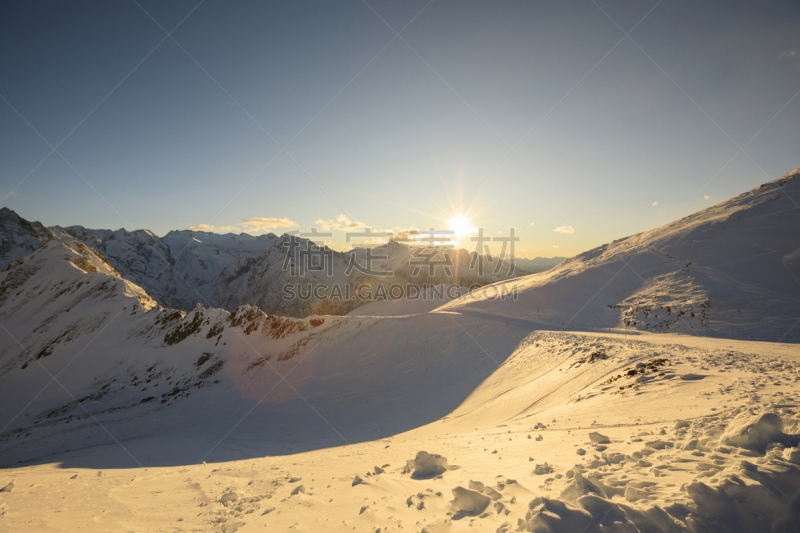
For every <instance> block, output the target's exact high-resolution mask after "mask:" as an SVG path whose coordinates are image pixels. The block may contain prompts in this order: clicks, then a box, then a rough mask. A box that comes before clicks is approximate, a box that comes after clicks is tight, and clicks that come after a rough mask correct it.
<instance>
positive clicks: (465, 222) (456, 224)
mask: <svg viewBox="0 0 800 533" xmlns="http://www.w3.org/2000/svg"><path fill="white" fill-rule="evenodd" d="M470 221H471V219H470V217H468V216H466V215H454V216H453V217H452V218H450V219H449V220H448V221H447V223H448V225H449V226H450V229H451V230H453V231H454V232H455V237H456V240H458V238H459V237H465V236H467V235H471V234H472V233H475V232H477V231H478V228H476V227H474V226H473V225H472V224H471V223H470Z"/></svg>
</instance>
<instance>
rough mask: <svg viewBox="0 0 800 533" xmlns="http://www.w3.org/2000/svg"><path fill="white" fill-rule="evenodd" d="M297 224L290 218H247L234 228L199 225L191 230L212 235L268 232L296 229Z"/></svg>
mask: <svg viewBox="0 0 800 533" xmlns="http://www.w3.org/2000/svg"><path fill="white" fill-rule="evenodd" d="M296 227H297V223H295V222H293V221H291V220H289V219H288V218H261V217H254V218H246V219H244V220H241V221H239V222H237V223H236V224H234V225H233V226H212V225H211V224H198V225H196V226H192V227H190V228H189V229H190V230H192V231H206V232H210V233H242V232H247V231H250V232H257V231H266V230H268V229H274V228H296Z"/></svg>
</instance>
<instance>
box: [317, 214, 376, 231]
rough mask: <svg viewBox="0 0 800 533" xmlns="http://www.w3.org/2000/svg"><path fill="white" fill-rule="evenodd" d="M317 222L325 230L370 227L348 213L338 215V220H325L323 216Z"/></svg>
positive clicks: (351, 229)
mask: <svg viewBox="0 0 800 533" xmlns="http://www.w3.org/2000/svg"><path fill="white" fill-rule="evenodd" d="M315 224H318V225H320V226H321V227H322V229H323V230H324V231H331V230H337V231H355V230H359V229H365V228H367V227H368V226H367V225H366V224H364V223H363V222H358V221H356V220H353V219H351V218H350V217H349V216H347V215H339V216H337V217H336V220H333V219H328V220H325V219H323V218H320V219H319V220H317V221H316V222H315Z"/></svg>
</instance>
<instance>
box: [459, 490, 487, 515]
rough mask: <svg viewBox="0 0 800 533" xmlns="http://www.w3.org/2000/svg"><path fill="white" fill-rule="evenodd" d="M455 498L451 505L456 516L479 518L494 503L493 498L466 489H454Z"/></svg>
mask: <svg viewBox="0 0 800 533" xmlns="http://www.w3.org/2000/svg"><path fill="white" fill-rule="evenodd" d="M453 497H454V498H455V499H454V500H453V501H452V502H451V503H452V504H453V505H452V507H451V508H450V509H451V511H453V512H454V513H455V515H456V516H459V515H461V516H463V515H468V516H477V515H479V514H481V513H482V512H484V511H485V510H486V508H487V507H489V504H490V503H492V498H490V497H489V496H486V495H484V494H481V493H480V492H478V491H475V490H470V489H465V488H464V487H456V488H454V489H453Z"/></svg>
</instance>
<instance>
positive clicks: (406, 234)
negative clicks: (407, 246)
mask: <svg viewBox="0 0 800 533" xmlns="http://www.w3.org/2000/svg"><path fill="white" fill-rule="evenodd" d="M419 235H421V233H420V231H419V230H418V229H417V228H408V229H399V230H395V231H394V237H393V238H394V240H395V241H397V242H413V241H414V240H415V237H419Z"/></svg>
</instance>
